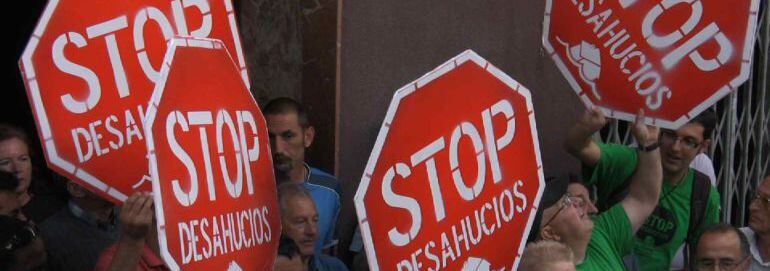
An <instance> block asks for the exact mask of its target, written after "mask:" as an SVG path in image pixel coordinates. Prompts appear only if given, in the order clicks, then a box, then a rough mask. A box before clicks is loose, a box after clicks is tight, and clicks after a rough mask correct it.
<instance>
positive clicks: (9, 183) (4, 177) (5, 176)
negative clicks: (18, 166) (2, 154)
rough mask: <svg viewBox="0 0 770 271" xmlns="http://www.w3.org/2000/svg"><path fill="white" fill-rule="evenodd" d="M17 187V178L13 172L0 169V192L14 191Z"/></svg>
mask: <svg viewBox="0 0 770 271" xmlns="http://www.w3.org/2000/svg"><path fill="white" fill-rule="evenodd" d="M17 187H19V178H16V175H14V174H13V173H10V172H7V171H2V170H0V192H15V191H16V188H17Z"/></svg>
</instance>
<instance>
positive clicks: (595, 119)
mask: <svg viewBox="0 0 770 271" xmlns="http://www.w3.org/2000/svg"><path fill="white" fill-rule="evenodd" d="M605 124H607V120H606V119H605V118H604V115H603V114H602V111H601V110H599V109H598V108H596V107H594V108H592V109H589V110H586V112H585V113H583V116H582V117H580V119H579V120H578V122H577V123H575V125H573V126H572V127H570V129H569V131H568V132H567V141H566V142H564V148H565V149H567V152H569V153H570V154H572V156H575V157H577V158H578V159H579V160H580V162H582V163H583V164H584V165H587V166H590V167H593V166H595V165H596V163H597V162H599V158H600V157H601V150H600V149H599V146H598V145H596V143H594V142H593V141H592V140H591V135H593V134H594V133H595V132H597V131H599V129H602V127H604V125H605Z"/></svg>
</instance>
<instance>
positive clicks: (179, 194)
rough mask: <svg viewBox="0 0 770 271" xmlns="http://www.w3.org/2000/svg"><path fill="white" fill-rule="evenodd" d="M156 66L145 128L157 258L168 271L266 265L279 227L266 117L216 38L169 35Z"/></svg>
mask: <svg viewBox="0 0 770 271" xmlns="http://www.w3.org/2000/svg"><path fill="white" fill-rule="evenodd" d="M164 63H167V65H164V66H163V69H161V73H160V79H159V81H158V82H159V84H158V85H156V88H155V91H154V93H153V96H152V97H153V98H152V100H151V101H150V106H149V108H148V113H147V126H148V127H151V129H148V130H146V133H147V149H148V154H149V155H148V156H149V160H150V171H151V176H152V178H153V181H152V184H153V194H154V195H155V204H157V208H156V213H157V218H158V227H157V228H158V237H159V238H158V239H159V241H160V250H161V255H162V256H163V258H164V260H165V261H166V263H167V264H168V265H169V267H170V268H171V269H172V270H180V269H181V270H223V269H224V268H226V267H227V266H231V267H236V266H237V267H238V268H242V269H243V270H268V269H270V268H272V266H273V261H274V258H275V249H276V247H277V245H278V240H279V238H277V237H278V236H279V234H280V232H281V227H280V220H279V219H280V216H279V214H278V205H277V193H276V188H275V177H274V175H273V165H272V161H271V160H270V156H269V155H263V154H261V152H260V150H267V149H269V146H270V145H269V143H268V141H267V140H268V136H266V135H267V127H266V125H265V119H264V116H263V115H262V113H261V112H260V111H259V108H258V107H257V105H256V102H255V101H254V98H253V97H252V96H251V93H249V91H248V89H247V88H246V85H245V84H244V83H243V81H242V80H241V77H240V74H239V72H238V69H237V66H236V65H234V63H233V60H232V58H231V57H230V56H229V55H228V53H227V51H226V50H225V46H223V44H222V43H221V42H220V41H217V40H210V39H196V38H182V37H176V38H174V39H173V41H172V42H171V44H170V45H169V50H168V53H167V54H166V59H165V60H164ZM202 63H205V64H202ZM191 78H193V79H192V80H191ZM142 206H143V205H142ZM236 269H237V268H236Z"/></svg>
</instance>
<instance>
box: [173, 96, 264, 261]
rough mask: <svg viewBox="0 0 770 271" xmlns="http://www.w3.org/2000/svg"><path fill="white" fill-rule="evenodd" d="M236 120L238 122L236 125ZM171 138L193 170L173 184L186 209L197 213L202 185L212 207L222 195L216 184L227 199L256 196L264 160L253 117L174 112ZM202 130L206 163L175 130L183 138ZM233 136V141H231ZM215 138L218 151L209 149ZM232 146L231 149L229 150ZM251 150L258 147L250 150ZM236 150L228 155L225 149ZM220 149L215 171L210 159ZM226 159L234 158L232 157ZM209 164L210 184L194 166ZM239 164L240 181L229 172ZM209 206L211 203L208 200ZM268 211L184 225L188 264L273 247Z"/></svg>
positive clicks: (180, 158)
mask: <svg viewBox="0 0 770 271" xmlns="http://www.w3.org/2000/svg"><path fill="white" fill-rule="evenodd" d="M233 116H235V119H233ZM165 127H166V137H167V138H168V142H169V146H170V148H171V151H172V153H173V154H174V156H175V157H176V158H177V159H178V161H179V162H181V163H182V164H183V165H184V166H185V168H186V169H187V174H188V176H179V177H178V178H173V179H172V180H171V185H172V187H173V191H174V197H175V199H176V200H177V203H179V204H180V205H182V206H185V207H191V206H193V205H194V204H195V203H196V201H198V200H201V199H200V198H199V191H200V185H201V184H200V183H201V182H205V185H206V187H207V191H208V197H207V199H208V201H211V202H216V201H217V198H218V192H217V191H216V188H215V187H216V186H215V183H214V182H215V180H217V179H220V180H222V181H223V182H224V186H225V188H226V189H225V190H226V193H225V197H229V198H232V199H238V198H240V197H242V196H244V183H245V186H246V193H248V195H253V194H254V183H253V180H252V172H251V164H255V163H256V162H257V161H258V160H259V158H260V150H259V137H258V135H257V124H256V121H255V119H254V116H253V115H252V113H251V112H250V111H245V110H244V111H235V112H234V113H230V112H228V111H227V110H219V111H217V112H212V111H189V112H186V113H183V112H181V111H178V110H177V111H173V112H171V113H169V114H168V115H167V116H166V118H165ZM195 127H197V128H198V129H197V130H198V132H197V135H198V137H199V138H200V148H201V149H200V150H201V153H202V157H198V158H202V159H193V158H192V157H191V156H190V154H189V153H190V152H188V151H186V150H185V149H184V148H183V147H182V146H181V145H180V144H179V143H178V140H177V135H176V134H175V128H180V129H181V131H182V132H184V133H185V134H186V133H193V134H194V133H195V132H193V131H191V128H195ZM226 135H229V136H226ZM210 137H214V138H215V142H216V146H213V147H212V146H209V142H210V140H209V138H210ZM226 143H229V144H226ZM249 144H251V145H252V147H251V148H249ZM226 145H231V146H233V150H226V149H225V146H226ZM212 148H216V153H217V154H218V157H216V158H215V159H217V160H218V163H217V164H218V165H219V168H214V166H213V163H212V157H211V155H210V154H209V153H211V152H212ZM226 154H231V156H230V157H228V156H227V155H226ZM201 160H202V161H203V169H204V172H205V181H201V179H202V178H201V176H198V175H199V174H198V172H199V168H198V167H197V166H196V164H195V163H194V161H201ZM233 163H234V164H235V168H236V171H235V176H234V177H232V175H233V174H232V172H231V171H230V170H228V165H232V164H233ZM180 180H189V182H188V187H189V189H187V191H185V189H183V188H182V187H183V185H182V184H181V183H182V181H180ZM204 200H205V199H204ZM268 215H270V214H269V213H268V209H267V207H265V206H263V207H261V208H254V209H249V210H242V211H236V212H232V213H228V214H224V215H219V216H214V217H211V218H207V217H204V218H201V219H194V220H190V221H187V222H181V223H179V224H178V227H179V234H180V242H181V244H180V247H181V251H182V256H183V262H182V263H183V264H186V263H189V262H190V261H196V262H197V261H201V260H204V259H209V258H211V257H216V256H219V255H223V254H227V253H232V252H235V251H239V250H242V249H245V248H250V247H253V246H257V245H261V244H263V243H265V244H266V243H269V242H270V240H271V239H272V229H271V228H270V224H268V220H267V216H268Z"/></svg>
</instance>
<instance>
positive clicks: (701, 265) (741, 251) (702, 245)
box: [693, 224, 750, 271]
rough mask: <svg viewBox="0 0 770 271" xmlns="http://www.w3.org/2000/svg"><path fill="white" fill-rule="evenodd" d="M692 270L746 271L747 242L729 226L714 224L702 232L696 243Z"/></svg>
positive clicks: (747, 265) (747, 268)
mask: <svg viewBox="0 0 770 271" xmlns="http://www.w3.org/2000/svg"><path fill="white" fill-rule="evenodd" d="M695 247H696V248H697V251H696V254H695V261H694V265H693V267H694V268H693V270H696V271H700V270H716V269H715V268H717V267H718V268H719V269H718V270H730V271H748V270H749V266H750V262H749V261H747V259H748V257H749V242H748V241H747V240H746V236H744V235H743V233H742V232H740V231H739V230H738V229H736V228H735V227H733V226H732V225H729V224H715V225H711V226H708V227H707V228H705V229H704V230H703V232H702V233H701V235H700V237H699V238H698V240H697V242H696V243H695Z"/></svg>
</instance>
